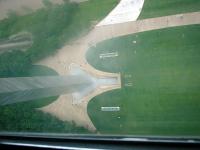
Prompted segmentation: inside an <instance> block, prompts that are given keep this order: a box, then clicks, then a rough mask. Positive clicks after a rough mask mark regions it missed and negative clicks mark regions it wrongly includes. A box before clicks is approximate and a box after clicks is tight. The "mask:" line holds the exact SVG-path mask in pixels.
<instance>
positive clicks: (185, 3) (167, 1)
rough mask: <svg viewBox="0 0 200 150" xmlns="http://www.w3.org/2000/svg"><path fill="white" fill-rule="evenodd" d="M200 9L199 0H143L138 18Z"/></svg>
mask: <svg viewBox="0 0 200 150" xmlns="http://www.w3.org/2000/svg"><path fill="white" fill-rule="evenodd" d="M195 11H200V1H199V0H145V2H144V7H143V9H142V12H141V14H140V16H139V19H145V18H154V17H160V16H167V15H174V14H179V13H187V12H195Z"/></svg>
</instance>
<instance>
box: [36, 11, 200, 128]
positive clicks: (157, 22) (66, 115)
mask: <svg viewBox="0 0 200 150" xmlns="http://www.w3.org/2000/svg"><path fill="white" fill-rule="evenodd" d="M191 24H200V12H195V13H186V14H179V15H172V16H165V17H159V18H152V19H145V20H140V21H133V22H127V23H121V24H116V25H108V26H98V27H95V28H94V29H93V30H92V31H91V32H90V33H89V34H88V35H87V36H85V37H82V38H81V39H79V40H77V41H75V42H73V43H72V44H71V45H66V46H64V47H63V48H62V49H60V50H59V51H58V53H57V54H56V55H54V56H51V57H48V58H46V59H44V60H42V61H41V62H39V63H38V64H41V65H45V66H48V67H50V68H53V69H54V70H56V71H57V72H58V73H59V74H60V75H67V74H68V73H69V66H70V64H71V63H76V64H79V65H80V66H81V67H83V68H85V69H86V70H87V71H89V72H90V73H91V74H93V75H96V76H109V75H110V76H113V75H117V74H109V73H105V72H102V71H99V70H96V69H94V68H93V67H92V66H91V65H90V64H88V63H87V60H86V59H85V54H86V52H87V50H88V49H89V47H91V46H94V45H96V44H97V43H98V42H101V41H103V40H107V39H111V38H114V37H119V36H124V35H128V34H134V33H138V32H144V31H150V30H156V29H162V28H168V27H175V26H183V25H191ZM118 75H119V74H118ZM116 88H120V86H118V87H109V88H105V89H101V88H99V89H97V90H96V91H95V92H94V93H91V94H90V95H88V96H87V97H86V98H85V100H84V101H83V102H82V103H80V104H79V105H73V104H72V97H71V96H70V95H62V96H60V97H59V98H58V100H57V101H55V102H54V103H52V104H50V105H48V106H46V107H44V108H41V110H42V111H44V112H47V113H50V114H52V115H54V116H56V117H58V118H60V119H61V120H63V121H73V122H75V123H76V125H78V126H84V127H85V128H88V129H89V130H91V131H95V130H96V129H95V126H94V125H93V123H92V121H91V120H90V118H89V116H88V114H87V105H88V103H89V101H90V100H91V99H92V98H93V97H94V96H96V95H98V94H100V93H102V92H105V91H108V90H112V89H116Z"/></svg>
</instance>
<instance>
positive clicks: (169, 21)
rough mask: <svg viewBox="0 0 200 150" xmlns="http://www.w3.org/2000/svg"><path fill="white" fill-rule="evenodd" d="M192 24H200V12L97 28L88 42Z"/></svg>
mask: <svg viewBox="0 0 200 150" xmlns="http://www.w3.org/2000/svg"><path fill="white" fill-rule="evenodd" d="M192 24H200V12H193V13H185V14H178V15H171V16H165V17H158V18H150V19H144V20H139V21H131V22H126V23H120V24H114V25H107V26H96V27H95V29H94V30H93V31H92V32H91V33H90V35H89V36H88V39H87V41H89V42H90V43H98V42H101V41H103V40H107V39H111V38H114V37H119V36H124V35H129V34H134V33H138V32H144V31H150V30H157V29H163V28H169V27H176V26H184V25H192Z"/></svg>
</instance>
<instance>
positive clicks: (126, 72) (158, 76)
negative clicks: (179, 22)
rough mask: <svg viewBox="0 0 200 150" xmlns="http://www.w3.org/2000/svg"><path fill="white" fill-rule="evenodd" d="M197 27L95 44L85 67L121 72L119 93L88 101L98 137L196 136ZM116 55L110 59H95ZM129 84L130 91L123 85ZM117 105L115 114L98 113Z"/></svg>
mask: <svg viewBox="0 0 200 150" xmlns="http://www.w3.org/2000/svg"><path fill="white" fill-rule="evenodd" d="M199 39H200V25H192V26H183V27H177V28H168V29H162V30H155V31H149V32H144V33H139V34H134V35H129V36H124V37H119V38H115V39H111V40H107V41H104V42H102V43H99V44H97V46H96V47H92V48H91V49H89V51H88V53H87V60H88V62H89V63H90V64H91V65H93V66H94V67H95V68H97V69H99V70H103V71H107V72H120V73H121V76H122V89H119V90H114V91H110V92H107V93H103V94H101V95H99V96H97V97H95V98H93V99H92V100H91V101H90V103H89V106H88V113H89V116H90V118H91V119H92V121H93V123H94V125H95V126H96V128H97V130H98V131H100V133H104V134H134V135H198V136H199V135H200V119H199V114H200V101H199V100H200V92H199V90H200V67H199V64H200V42H199ZM135 42H136V43H135ZM107 52H118V54H119V56H118V57H115V58H106V59H100V58H99V54H102V53H107ZM130 82H131V83H133V86H132V87H127V86H125V84H127V83H130ZM102 106H120V107H121V110H120V111H119V112H101V107H102Z"/></svg>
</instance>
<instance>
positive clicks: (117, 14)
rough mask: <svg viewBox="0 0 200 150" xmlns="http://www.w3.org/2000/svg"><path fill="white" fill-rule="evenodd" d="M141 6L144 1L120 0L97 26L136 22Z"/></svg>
mask: <svg viewBox="0 0 200 150" xmlns="http://www.w3.org/2000/svg"><path fill="white" fill-rule="evenodd" d="M143 4H144V0H121V1H120V2H119V4H118V5H117V6H116V7H115V8H114V9H113V10H112V11H111V12H110V13H109V14H108V16H106V17H105V18H104V19H103V20H102V21H101V22H100V23H99V24H97V26H104V25H111V24H117V23H124V22H129V21H136V20H137V18H138V17H139V15H140V12H141V10H142V7H143Z"/></svg>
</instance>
